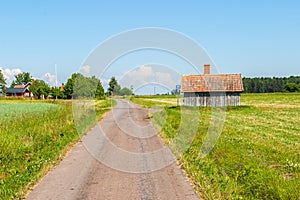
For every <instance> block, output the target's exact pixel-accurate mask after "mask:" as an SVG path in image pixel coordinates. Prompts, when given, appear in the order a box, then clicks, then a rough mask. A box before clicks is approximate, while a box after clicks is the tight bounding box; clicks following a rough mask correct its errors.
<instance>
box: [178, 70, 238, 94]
mask: <svg viewBox="0 0 300 200" xmlns="http://www.w3.org/2000/svg"><path fill="white" fill-rule="evenodd" d="M181 82H182V83H181V84H182V92H242V91H243V81H242V76H241V74H213V75H212V74H205V75H189V76H185V75H184V76H182V80H181Z"/></svg>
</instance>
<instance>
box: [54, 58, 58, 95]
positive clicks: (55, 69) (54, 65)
mask: <svg viewBox="0 0 300 200" xmlns="http://www.w3.org/2000/svg"><path fill="white" fill-rule="evenodd" d="M54 67H55V87H56V88H57V66H56V64H55V65H54ZM55 99H56V100H57V94H56V96H55Z"/></svg>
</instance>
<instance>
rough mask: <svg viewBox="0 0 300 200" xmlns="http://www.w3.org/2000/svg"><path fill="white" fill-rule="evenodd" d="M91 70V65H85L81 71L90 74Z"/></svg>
mask: <svg viewBox="0 0 300 200" xmlns="http://www.w3.org/2000/svg"><path fill="white" fill-rule="evenodd" d="M90 71H91V67H90V66H88V65H85V66H82V67H81V68H80V72H81V73H82V74H83V75H88V74H89V73H90Z"/></svg>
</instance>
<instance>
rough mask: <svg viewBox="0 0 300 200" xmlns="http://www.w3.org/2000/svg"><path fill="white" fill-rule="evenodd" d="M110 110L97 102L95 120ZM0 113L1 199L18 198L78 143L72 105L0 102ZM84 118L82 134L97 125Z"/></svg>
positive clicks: (105, 104) (107, 106)
mask: <svg viewBox="0 0 300 200" xmlns="http://www.w3.org/2000/svg"><path fill="white" fill-rule="evenodd" d="M111 106H112V103H111V101H110V100H105V101H98V102H97V103H96V107H95V111H96V116H97V118H96V119H99V118H100V117H101V116H102V115H103V114H104V113H105V112H107V111H108V110H110V108H111ZM0 110H1V112H0V127H1V129H0V166H1V168H0V199H16V198H21V197H23V196H24V195H25V194H26V192H27V191H28V189H29V188H30V187H32V186H33V185H34V184H35V183H36V182H37V181H38V180H39V179H40V178H41V177H42V176H44V175H45V174H46V173H47V172H48V171H49V170H50V169H51V168H52V167H53V166H54V165H56V164H57V163H58V162H59V161H60V159H62V156H63V155H64V153H66V151H67V149H68V148H69V147H70V146H71V145H72V144H74V143H76V141H78V140H79V138H80V136H79V134H78V132H77V130H76V127H75V124H74V120H73V114H72V101H55V102H50V101H25V100H16V101H12V100H10V101H5V100H2V101H0ZM86 118H87V117H86V116H85V117H83V118H82V121H83V123H82V127H83V128H82V130H81V131H82V133H83V132H85V131H87V130H88V128H90V127H91V126H92V125H94V123H95V122H96V120H93V121H91V120H86Z"/></svg>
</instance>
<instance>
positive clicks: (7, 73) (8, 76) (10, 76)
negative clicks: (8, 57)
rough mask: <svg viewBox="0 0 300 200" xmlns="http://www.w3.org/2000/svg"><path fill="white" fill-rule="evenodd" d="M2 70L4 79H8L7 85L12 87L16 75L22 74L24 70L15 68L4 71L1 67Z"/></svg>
mask: <svg viewBox="0 0 300 200" xmlns="http://www.w3.org/2000/svg"><path fill="white" fill-rule="evenodd" d="M0 70H1V71H2V73H3V76H4V78H5V79H6V83H7V85H10V84H11V82H12V81H13V79H14V78H15V75H17V74H20V73H22V70H21V69H19V68H14V69H8V68H6V69H3V68H2V67H0Z"/></svg>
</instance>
